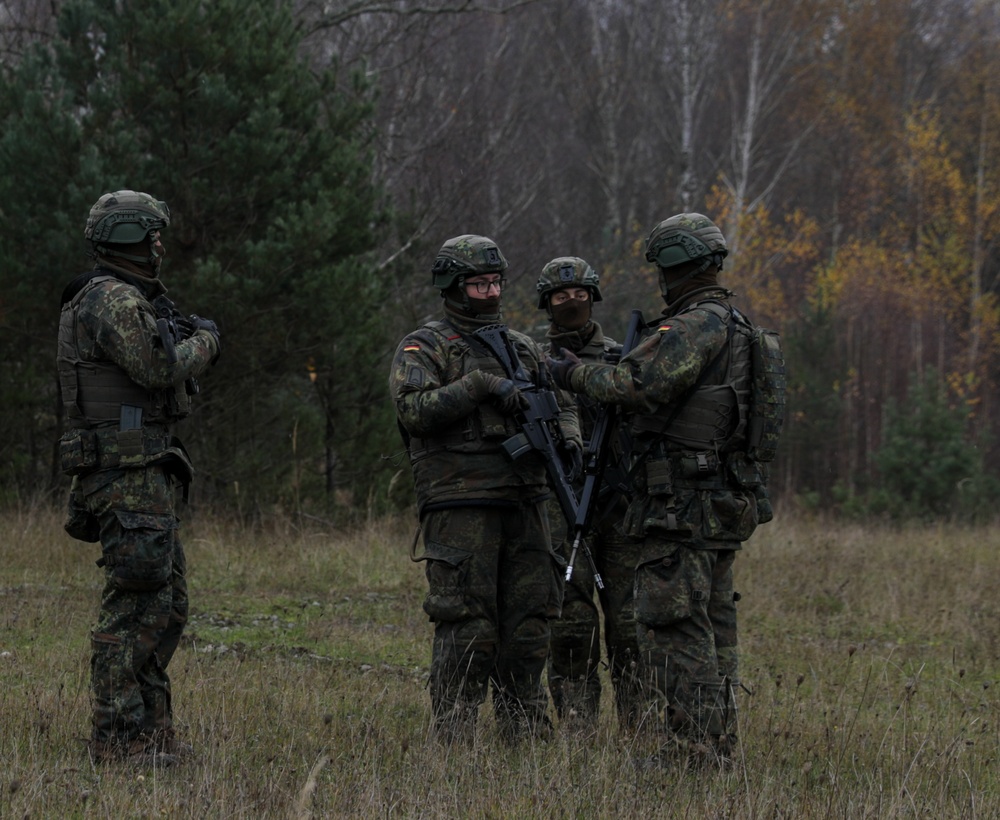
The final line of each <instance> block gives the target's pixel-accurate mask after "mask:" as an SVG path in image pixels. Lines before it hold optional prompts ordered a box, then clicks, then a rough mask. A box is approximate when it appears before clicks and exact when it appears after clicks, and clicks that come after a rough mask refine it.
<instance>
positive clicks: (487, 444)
mask: <svg viewBox="0 0 1000 820" xmlns="http://www.w3.org/2000/svg"><path fill="white" fill-rule="evenodd" d="M424 327H425V328H427V329H428V330H431V331H433V332H434V333H436V334H437V335H439V336H441V337H442V338H444V340H445V345H446V348H447V350H448V360H449V361H459V362H460V372H459V373H458V374H457V376H455V378H454V381H458V380H459V379H461V378H462V377H463V376H465V375H467V374H469V373H471V372H472V371H474V370H481V371H483V372H484V373H492V374H493V375H495V376H499V377H500V378H506V377H507V374H506V373H504V371H503V366H502V365H501V364H500V362H499V361H497V359H496V357H495V356H493V355H492V354H490V353H488V352H486V351H479V350H476V349H474V348H473V347H472V346H471V345H469V343H468V342H467V341H466V339H465V337H464V336H462V335H460V334H458V333H457V332H456V331H455V329H454V328H453V327H451V325H449V324H447V323H446V322H440V321H434V322H428V323H427V324H426V325H424ZM517 432H518V427H517V424H516V423H515V422H514V420H513V419H511V418H509V417H507V416H504V415H502V414H501V413H500V412H499V411H498V410H497V409H496V408H495V407H493V405H491V404H490V403H488V402H482V403H480V404H479V405H477V407H476V409H475V410H474V411H473V412H472V413H471V414H470V415H469V416H467V417H466V418H465V419H464V421H463V423H462V424H461V426H456V428H455V429H453V430H449V431H447V432H445V433H441V434H439V435H435V436H433V437H429V438H419V437H417V436H412V437H411V438H410V442H409V450H410V461H411V462H415V461H419V460H421V459H423V458H426V457H428V456H430V455H432V454H433V453H435V452H437V451H440V450H447V451H448V452H452V453H499V452H501V445H502V444H503V442H504V441H506V440H507V439H508V438H510V437H511V436H513V435H515V434H516V433H517Z"/></svg>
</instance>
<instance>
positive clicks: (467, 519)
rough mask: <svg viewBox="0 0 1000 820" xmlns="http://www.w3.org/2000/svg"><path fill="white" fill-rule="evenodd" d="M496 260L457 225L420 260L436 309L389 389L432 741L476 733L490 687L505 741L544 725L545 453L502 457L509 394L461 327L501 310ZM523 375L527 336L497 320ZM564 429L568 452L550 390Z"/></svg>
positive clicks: (400, 355) (528, 357)
mask: <svg viewBox="0 0 1000 820" xmlns="http://www.w3.org/2000/svg"><path fill="white" fill-rule="evenodd" d="M506 270H507V260H506V259H505V258H504V256H503V254H502V253H501V252H500V249H499V248H498V247H497V245H496V243H495V242H493V240H491V239H489V238H488V237H485V236H477V235H472V234H466V235H463V236H458V237H455V238H453V239H449V240H448V241H447V242H445V243H444V245H443V246H442V247H441V249H440V251H439V252H438V255H437V258H436V259H435V262H434V267H433V269H432V277H433V284H434V287H436V288H438V290H440V292H441V297H442V299H443V300H444V315H443V317H442V318H441V319H440V320H437V321H431V322H428V323H426V324H425V325H424V326H423V327H421V328H419V329H417V330H416V331H414V332H413V333H410V334H409V335H407V336H406V337H405V338H404V339H403V340H402V342H400V344H399V346H398V348H397V349H396V354H395V357H394V359H393V364H392V371H391V373H390V376H389V390H390V394H391V396H392V398H393V400H394V402H395V405H396V415H397V419H398V421H399V425H400V428H401V430H402V431H403V436H404V440H405V441H406V444H407V452H408V455H409V459H410V464H411V466H412V469H413V478H414V483H415V486H416V495H417V503H418V513H419V516H420V525H421V530H422V533H423V544H424V549H423V553H422V555H420V556H419V557H416V556H414V560H417V561H425V562H426V576H427V585H428V592H427V597H426V599H425V601H424V611H425V612H426V613H427V614H428V616H429V617H430V619H431V621H432V622H433V623H434V642H433V650H432V660H431V679H430V692H431V706H432V710H433V717H434V728H435V732H436V734H437V736H438V737H439V738H440V739H442V740H443V741H445V742H453V741H454V740H456V739H463V740H469V739H472V738H474V736H475V727H476V721H477V716H478V712H479V706H480V705H481V704H482V703H483V702H484V701H485V699H486V696H487V693H488V692H489V690H490V689H491V687H492V698H493V708H494V712H495V714H496V718H497V724H498V726H499V729H500V731H501V733H502V735H503V737H505V738H506V739H509V740H517V739H520V738H525V737H530V736H539V735H544V734H547V733H548V731H549V730H550V727H551V724H550V722H549V720H548V717H547V714H546V712H547V708H548V698H547V697H546V693H545V690H544V688H543V686H542V673H543V671H544V668H545V661H546V656H547V654H548V648H549V621H550V619H552V618H555V617H557V616H558V615H559V610H560V606H561V601H562V572H561V569H560V561H559V558H558V556H557V555H556V554H555V553H554V551H553V550H552V546H551V538H550V533H549V524H548V517H547V513H546V506H545V499H546V497H547V495H548V487H547V479H546V471H545V466H544V462H543V461H542V460H541V458H540V457H539V456H538V455H537V454H536V453H534V452H532V453H529V454H527V455H525V456H522V457H521V458H518V459H517V460H516V461H511V460H510V459H509V458H508V457H507V455H506V454H505V452H504V450H503V446H502V445H503V443H504V442H505V441H506V440H507V439H509V438H510V437H512V436H514V435H515V434H517V433H518V430H519V428H518V425H517V422H516V420H515V415H516V414H517V412H518V411H519V409H520V394H519V391H518V389H517V387H516V386H515V385H514V383H513V382H512V381H511V380H510V379H508V378H507V377H506V375H505V374H504V371H503V369H502V367H501V365H500V363H499V362H498V361H497V360H496V359H495V358H494V357H493V356H492V355H491V354H490V353H489V352H488V351H487V350H485V349H483V347H482V346H481V345H478V344H477V342H476V340H475V339H474V338H473V334H474V333H475V332H476V331H477V330H478V329H480V328H482V327H485V326H488V325H491V324H496V323H499V322H500V321H501V319H502V311H501V299H502V295H503V289H504V285H505V283H506V279H505V277H504V273H505V271H506ZM508 332H509V336H510V338H511V340H512V342H513V344H514V346H515V348H516V350H517V354H518V357H519V358H520V360H521V362H522V364H523V365H524V367H525V368H526V370H527V371H528V372H529V374H530V375H531V377H532V378H536V379H537V376H538V373H539V368H540V362H542V361H543V359H544V354H543V353H542V351H541V349H540V348H539V346H538V345H537V344H536V343H535V342H533V341H532V340H531V339H530V338H528V337H527V336H525V335H524V334H521V333H518V332H516V331H514V330H509V331H508ZM559 399H560V404H561V407H562V412H561V414H560V425H561V427H562V431H563V436H564V438H566V439H567V440H569V441H572V442H573V443H574V445H575V446H576V447H577V448H578V450H579V448H580V433H579V427H578V425H577V420H576V412H575V405H574V402H573V399H572V397H571V396H569V395H568V394H565V393H563V394H561V395H560V396H559Z"/></svg>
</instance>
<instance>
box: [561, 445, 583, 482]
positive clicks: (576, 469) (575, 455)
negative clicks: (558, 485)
mask: <svg viewBox="0 0 1000 820" xmlns="http://www.w3.org/2000/svg"><path fill="white" fill-rule="evenodd" d="M562 452H563V456H564V459H563V460H564V461H565V462H566V463H567V469H566V478H568V479H569V480H570V481H576V480H577V479H578V478H579V477H580V476H582V475H583V448H582V447H581V446H580V445H579V444H578V443H577V442H575V441H573V440H572V439H568V440H567V441H564V442H563V445H562Z"/></svg>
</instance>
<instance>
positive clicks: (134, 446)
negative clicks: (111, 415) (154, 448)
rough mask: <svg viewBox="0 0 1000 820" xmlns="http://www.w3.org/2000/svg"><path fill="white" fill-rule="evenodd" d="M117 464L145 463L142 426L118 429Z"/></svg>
mask: <svg viewBox="0 0 1000 820" xmlns="http://www.w3.org/2000/svg"><path fill="white" fill-rule="evenodd" d="M118 458H119V461H118V466H120V467H126V468H128V467H142V466H143V465H144V464H145V463H146V453H145V447H144V445H143V431H142V428H141V427H140V428H138V429H133V430H119V431H118Z"/></svg>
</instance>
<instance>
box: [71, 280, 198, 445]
mask: <svg viewBox="0 0 1000 820" xmlns="http://www.w3.org/2000/svg"><path fill="white" fill-rule="evenodd" d="M107 281H118V280H117V279H116V278H115V277H114V276H96V277H94V278H93V279H91V280H90V281H89V282H88V283H87V284H86V285H85V286H84V287H83V288H82V289H81V290H80V292H79V293H77V294H76V295H75V296H74V297H73V298H72V299H71V300H70V301H69V302H67V303H66V304H65V305H63V308H62V313H61V314H60V317H59V342H58V354H57V365H58V370H59V386H60V388H61V390H62V401H63V407H64V408H65V410H66V418H67V419H68V426H69V427H71V428H84V429H89V428H95V427H107V426H111V425H118V424H119V423H120V419H121V411H122V405H127V406H129V407H134V408H140V409H141V410H142V423H143V424H154V425H155V424H158V425H167V424H169V423H171V422H173V421H177V420H179V419H182V418H184V417H185V416H187V415H188V414H189V413H190V410H191V406H190V399H189V398H188V395H187V391H186V390H184V389H183V386H181V387H180V388H178V389H169V390H147V389H146V388H145V387H143V386H142V385H140V384H137V383H136V382H134V381H133V380H132V379H131V378H130V377H129V375H128V374H127V373H126V372H125V371H124V370H122V369H121V368H120V367H119V366H118V365H117V364H115V363H114V362H112V361H111V360H109V359H98V360H89V361H88V360H84V359H82V358H81V357H80V351H79V349H78V347H77V322H78V320H79V312H80V303H81V301H82V300H83V298H84V296H85V295H86V294H87V293H89V292H90V291H91V290H92V289H93V288H94V287H96V286H97V285H99V284H100V283H102V282H107Z"/></svg>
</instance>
